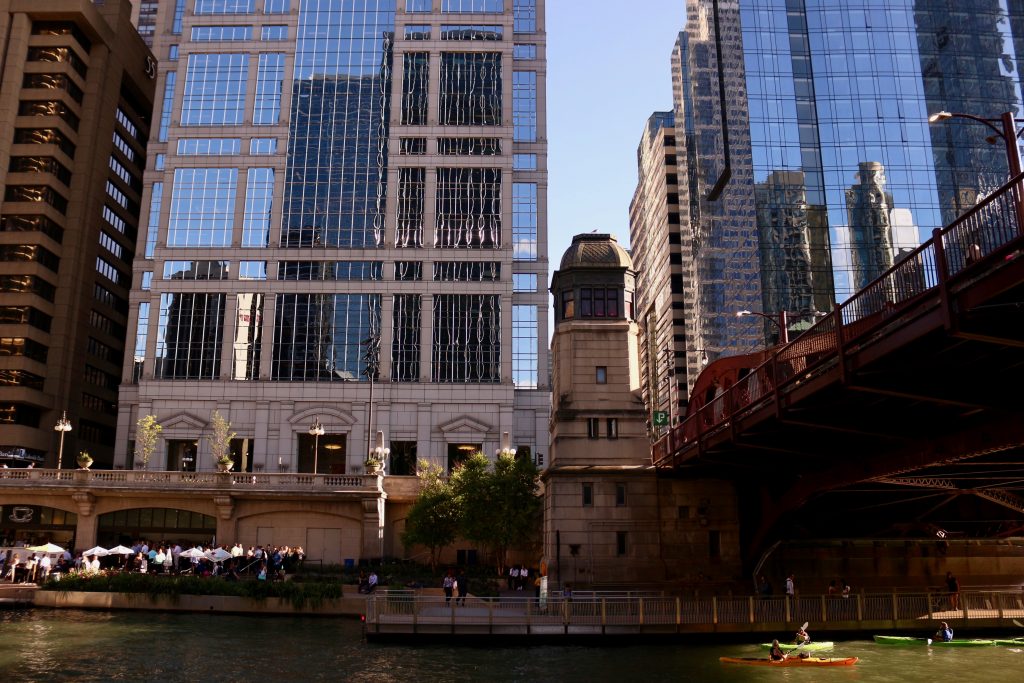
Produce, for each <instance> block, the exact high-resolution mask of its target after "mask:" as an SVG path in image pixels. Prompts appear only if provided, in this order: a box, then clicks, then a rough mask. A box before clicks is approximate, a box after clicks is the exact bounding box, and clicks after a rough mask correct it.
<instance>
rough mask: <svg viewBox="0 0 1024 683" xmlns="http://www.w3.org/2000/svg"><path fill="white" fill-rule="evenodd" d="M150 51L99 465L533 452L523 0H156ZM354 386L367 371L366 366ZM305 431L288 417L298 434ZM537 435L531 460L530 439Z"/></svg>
mask: <svg viewBox="0 0 1024 683" xmlns="http://www.w3.org/2000/svg"><path fill="white" fill-rule="evenodd" d="M151 9H153V8H149V7H148V8H147V11H146V12H145V13H144V14H143V13H142V11H141V9H140V13H139V18H138V21H139V24H140V28H141V29H144V33H145V35H146V37H147V40H150V41H151V42H152V45H153V50H154V52H155V53H156V54H157V55H158V56H159V57H160V67H159V75H158V79H157V82H158V86H157V91H158V95H157V100H158V103H157V111H158V112H159V125H157V126H155V130H154V134H153V136H152V139H151V141H150V147H149V149H150V164H149V167H148V168H147V170H146V177H145V188H144V205H145V206H146V207H148V210H147V217H146V221H145V230H144V234H145V247H144V249H140V253H139V254H138V258H137V259H136V261H135V283H136V285H135V287H134V289H133V291H132V296H131V305H130V321H129V329H130V331H131V336H132V338H133V340H134V342H133V343H134V353H133V354H132V358H131V359H128V360H126V362H125V364H124V367H123V369H122V375H123V380H124V384H123V386H122V388H121V404H120V412H119V416H118V443H117V449H116V458H115V465H116V466H117V467H124V468H133V467H137V466H138V465H137V464H136V462H135V460H136V458H135V457H134V456H133V454H132V453H133V441H134V439H135V433H134V432H135V425H136V423H137V420H138V419H139V417H141V416H144V415H155V416H156V418H157V420H158V421H159V422H160V424H161V425H162V426H163V434H162V440H161V442H160V445H159V447H158V451H157V453H156V454H155V455H154V458H153V460H152V461H151V462H149V464H148V466H149V468H150V469H169V470H199V471H203V470H206V471H209V470H212V469H213V466H214V465H213V461H212V457H211V454H210V448H209V439H208V437H209V435H210V416H211V414H212V412H213V411H214V410H217V411H219V412H220V413H221V414H222V415H223V416H224V417H226V418H227V419H228V420H229V421H230V422H231V425H232V429H233V430H234V431H235V432H237V436H236V438H235V439H234V441H233V443H232V452H233V456H234V459H235V469H236V471H237V470H241V471H246V472H260V471H262V472H275V473H277V472H290V473H295V472H302V473H313V472H314V470H315V471H316V472H317V473H320V474H335V475H340V474H358V473H361V472H362V471H363V469H364V464H363V463H364V459H365V458H366V452H367V449H368V448H372V447H374V446H375V445H376V439H377V438H378V437H377V434H378V433H382V435H381V437H380V439H381V441H382V446H383V447H386V448H389V449H390V462H388V463H387V471H388V473H389V474H412V473H414V470H415V464H416V461H417V460H418V459H427V460H430V461H432V462H435V463H437V464H440V465H442V466H444V467H446V468H448V467H451V466H452V465H454V464H456V463H457V462H459V461H460V459H461V458H463V457H465V456H466V455H467V454H468V453H470V452H472V451H474V450H478V449H482V450H483V451H484V452H485V453H488V454H490V453H493V452H494V451H495V450H496V449H497V448H498V446H499V442H500V438H501V436H500V435H501V434H502V433H503V432H509V433H510V434H511V438H512V445H513V446H514V447H516V448H518V449H520V451H529V452H531V453H532V454H534V455H535V457H536V458H537V459H538V460H539V461H542V458H543V453H544V452H545V451H546V447H545V446H544V445H543V444H545V443H546V429H547V420H548V412H549V407H550V392H549V389H548V384H549V380H548V377H547V374H548V373H547V368H548V359H547V345H546V344H544V343H542V340H545V339H546V338H547V336H548V331H547V316H546V315H544V311H545V310H546V308H545V307H546V304H547V296H546V292H545V291H544V290H543V284H544V282H543V281H544V279H545V277H546V273H547V254H546V244H547V231H546V213H547V210H546V192H547V171H546V156H547V141H546V134H547V127H546V120H545V113H544V110H545V101H544V88H545V81H546V66H545V42H546V35H545V24H544V2H543V0H515V1H514V2H513V0H504V1H502V0H392V1H391V2H379V1H377V0H372V1H370V0H354V1H342V0H329V1H327V2H320V3H312V2H303V1H302V0H229V1H224V0H177V1H175V2H166V3H164V2H161V3H159V5H157V6H156V8H155V13H154V12H152V11H150V10H151ZM371 378H372V381H370V379H371ZM313 423H317V424H319V425H321V426H322V427H323V434H322V435H316V434H311V433H310V432H311V426H312V425H313ZM538 451H539V452H538Z"/></svg>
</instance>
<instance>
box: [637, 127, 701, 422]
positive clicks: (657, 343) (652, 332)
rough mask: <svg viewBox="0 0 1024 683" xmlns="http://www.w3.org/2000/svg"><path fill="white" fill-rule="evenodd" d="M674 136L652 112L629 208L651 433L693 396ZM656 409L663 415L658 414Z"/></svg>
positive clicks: (639, 151) (642, 385) (644, 390)
mask: <svg viewBox="0 0 1024 683" xmlns="http://www.w3.org/2000/svg"><path fill="white" fill-rule="evenodd" d="M676 140H677V138H676V121H675V116H674V115H673V113H672V112H670V111H667V112H655V113H654V114H652V115H651V117H650V118H649V119H648V120H647V126H646V127H645V128H644V134H643V137H642V138H641V140H640V144H639V146H638V147H637V153H636V156H637V175H638V182H637V188H636V192H635V193H634V194H633V201H632V202H630V206H629V232H630V240H629V241H630V245H631V246H632V256H633V258H634V259H635V260H636V262H637V263H643V264H644V267H643V268H642V269H640V270H638V271H637V273H636V280H637V286H636V320H637V325H638V326H639V329H640V330H641V334H640V338H641V340H642V343H641V344H640V346H639V354H638V357H639V360H640V368H641V370H642V372H641V382H640V389H641V394H642V395H643V397H644V404H645V405H646V406H647V408H648V411H649V413H650V414H649V415H648V422H649V424H650V427H651V428H652V430H654V431H662V430H664V429H667V428H668V426H669V424H670V423H672V422H673V421H674V420H675V419H676V418H678V417H679V416H681V415H683V414H684V413H685V411H686V397H687V395H688V391H687V377H686V357H685V354H686V339H685V318H684V311H685V307H686V302H685V301H684V299H683V295H684V291H685V287H684V282H685V281H686V280H689V279H691V278H690V277H687V275H689V274H686V275H684V273H683V259H682V239H681V232H680V225H681V223H682V217H683V216H685V215H686V209H685V207H681V205H680V204H679V170H678V166H677V159H678V155H677V151H676V144H677V143H676ZM684 180H685V179H684ZM677 367H678V372H677ZM655 411H657V412H661V413H664V414H665V417H666V419H665V420H664V421H658V420H655V419H654V413H655ZM658 422H662V423H661V424H656V423H658Z"/></svg>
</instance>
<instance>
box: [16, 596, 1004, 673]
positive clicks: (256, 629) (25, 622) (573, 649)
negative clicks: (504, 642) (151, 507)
mask: <svg viewBox="0 0 1024 683" xmlns="http://www.w3.org/2000/svg"><path fill="white" fill-rule="evenodd" d="M1007 635H1011V634H1007ZM1012 635H1020V634H1012ZM763 654H764V653H762V652H761V651H759V650H758V649H757V648H756V646H754V645H751V644H748V645H744V644H720V645H705V644H700V645H697V644H693V645H688V644H686V643H685V642H684V643H681V644H680V643H676V644H664V643H662V644H650V645H634V644H622V645H618V644H616V643H615V641H614V639H609V640H607V641H602V643H601V644H600V645H591V646H557V645H556V646H515V647H501V644H500V641H496V642H495V643H494V646H489V647H479V646H468V647H467V646H462V645H460V644H458V643H456V642H452V643H432V644H429V645H392V644H388V645H377V644H372V645H368V644H366V643H364V642H363V640H362V636H361V628H360V624H359V622H358V621H355V620H346V619H333V618H293V617H236V616H226V615H212V614H211V615H208V614H166V613H142V612H111V613H108V612H83V611H73V610H44V609H34V610H4V611H0V679H2V680H8V681H19V682H29V681H48V682H52V681H147V682H157V683H176V682H178V681H190V682H191V681H203V682H218V681H232V682H235V681H267V682H269V683H280V682H281V681H357V682H361V681H369V682H374V681H382V682H390V681H402V682H407V681H474V682H476V681H487V682H491V681H523V682H526V683H537V682H538V681H616V682H622V681H635V680H643V681H780V680H786V681H807V682H808V683H812V682H814V683H816V682H817V681H892V682H893V683H897V682H899V683H904V682H915V681H921V682H925V681H927V682H928V683H937V682H941V681H956V682H957V683H971V682H973V681H978V682H979V683H999V682H1001V681H1021V680H1024V649H1020V648H1016V649H1011V648H1003V647H991V648H966V649H942V650H932V649H930V648H926V647H913V648H901V647H885V646H881V645H876V644H874V643H873V642H870V641H864V640H862V641H848V642H842V643H837V647H836V649H835V653H834V656H843V657H847V656H856V657H860V658H861V661H860V663H859V664H857V665H856V666H853V667H842V668H837V669H809V668H807V669H794V668H788V669H765V668H758V667H743V666H735V665H733V666H729V665H722V664H719V662H718V658H719V657H720V656H723V655H730V656H740V657H757V656H763Z"/></svg>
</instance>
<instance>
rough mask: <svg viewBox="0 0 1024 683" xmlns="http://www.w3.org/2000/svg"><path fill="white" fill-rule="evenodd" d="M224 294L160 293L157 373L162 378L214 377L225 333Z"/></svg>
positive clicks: (216, 372)
mask: <svg viewBox="0 0 1024 683" xmlns="http://www.w3.org/2000/svg"><path fill="white" fill-rule="evenodd" d="M224 299H225V295H224V294H205V293H192V292H186V293H177V294H161V295H160V321H159V325H158V328H157V340H156V375H157V377H161V378H163V379H217V378H218V377H219V375H220V347H221V342H222V339H223V335H224Z"/></svg>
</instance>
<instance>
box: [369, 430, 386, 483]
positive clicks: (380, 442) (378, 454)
mask: <svg viewBox="0 0 1024 683" xmlns="http://www.w3.org/2000/svg"><path fill="white" fill-rule="evenodd" d="M389 455H391V449H390V448H387V447H386V446H385V445H384V432H383V431H381V430H377V445H376V446H374V448H373V450H371V451H370V452H369V453H368V454H367V456H366V462H365V463H363V464H364V465H366V471H367V473H369V474H380V473H382V472H383V471H384V463H386V462H387V461H388V456H389Z"/></svg>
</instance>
